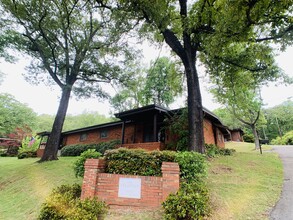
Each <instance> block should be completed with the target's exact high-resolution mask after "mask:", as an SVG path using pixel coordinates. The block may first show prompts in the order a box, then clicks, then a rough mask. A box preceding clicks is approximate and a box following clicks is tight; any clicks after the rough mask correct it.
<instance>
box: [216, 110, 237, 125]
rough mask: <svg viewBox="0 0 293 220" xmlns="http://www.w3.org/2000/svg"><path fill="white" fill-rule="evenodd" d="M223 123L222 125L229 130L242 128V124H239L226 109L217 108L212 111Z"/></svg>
mask: <svg viewBox="0 0 293 220" xmlns="http://www.w3.org/2000/svg"><path fill="white" fill-rule="evenodd" d="M213 112H214V113H215V114H216V115H217V116H218V117H219V118H220V119H221V121H222V122H223V124H224V125H226V126H227V127H229V128H230V129H237V128H242V127H243V123H241V122H240V121H239V120H238V119H237V118H236V117H235V115H233V114H232V113H231V112H230V111H228V109H227V108H218V109H215V110H214V111H213Z"/></svg>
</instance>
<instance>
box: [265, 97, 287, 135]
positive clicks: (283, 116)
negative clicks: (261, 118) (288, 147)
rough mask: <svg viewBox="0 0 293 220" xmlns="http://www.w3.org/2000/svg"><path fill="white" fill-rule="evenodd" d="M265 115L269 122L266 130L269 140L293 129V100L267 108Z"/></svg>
mask: <svg viewBox="0 0 293 220" xmlns="http://www.w3.org/2000/svg"><path fill="white" fill-rule="evenodd" d="M265 117H266V120H267V122H268V123H267V126H266V128H265V132H266V135H267V137H268V139H269V140H272V139H274V138H276V137H277V136H280V135H282V134H285V133H286V132H288V131H291V130H293V101H286V102H283V103H282V104H280V105H277V106H274V107H272V108H268V109H265ZM280 133H281V134H280Z"/></svg>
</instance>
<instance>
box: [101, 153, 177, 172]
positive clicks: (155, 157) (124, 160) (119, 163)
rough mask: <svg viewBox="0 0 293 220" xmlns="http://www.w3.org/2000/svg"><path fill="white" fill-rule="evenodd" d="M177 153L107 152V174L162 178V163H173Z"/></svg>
mask: <svg viewBox="0 0 293 220" xmlns="http://www.w3.org/2000/svg"><path fill="white" fill-rule="evenodd" d="M175 155H176V152H172V151H151V152H147V151H145V150H142V149H133V150H129V149H125V148H119V149H116V150H111V151H107V152H106V154H105V159H106V172H107V173H117V174H129V175H140V176H161V175H162V172H161V166H162V162H163V161H166V162H173V161H174V160H175Z"/></svg>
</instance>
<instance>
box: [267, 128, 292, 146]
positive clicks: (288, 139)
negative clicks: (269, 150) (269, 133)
mask: <svg viewBox="0 0 293 220" xmlns="http://www.w3.org/2000/svg"><path fill="white" fill-rule="evenodd" d="M271 144H275V145H293V130H292V131H289V132H287V133H286V134H284V135H283V136H282V138H281V137H277V138H276V139H273V140H272V141H271Z"/></svg>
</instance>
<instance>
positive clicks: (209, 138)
mask: <svg viewBox="0 0 293 220" xmlns="http://www.w3.org/2000/svg"><path fill="white" fill-rule="evenodd" d="M203 129H204V130H203V132H204V141H205V143H206V144H216V143H215V137H214V132H213V125H212V123H211V121H209V120H207V119H204V120H203Z"/></svg>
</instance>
